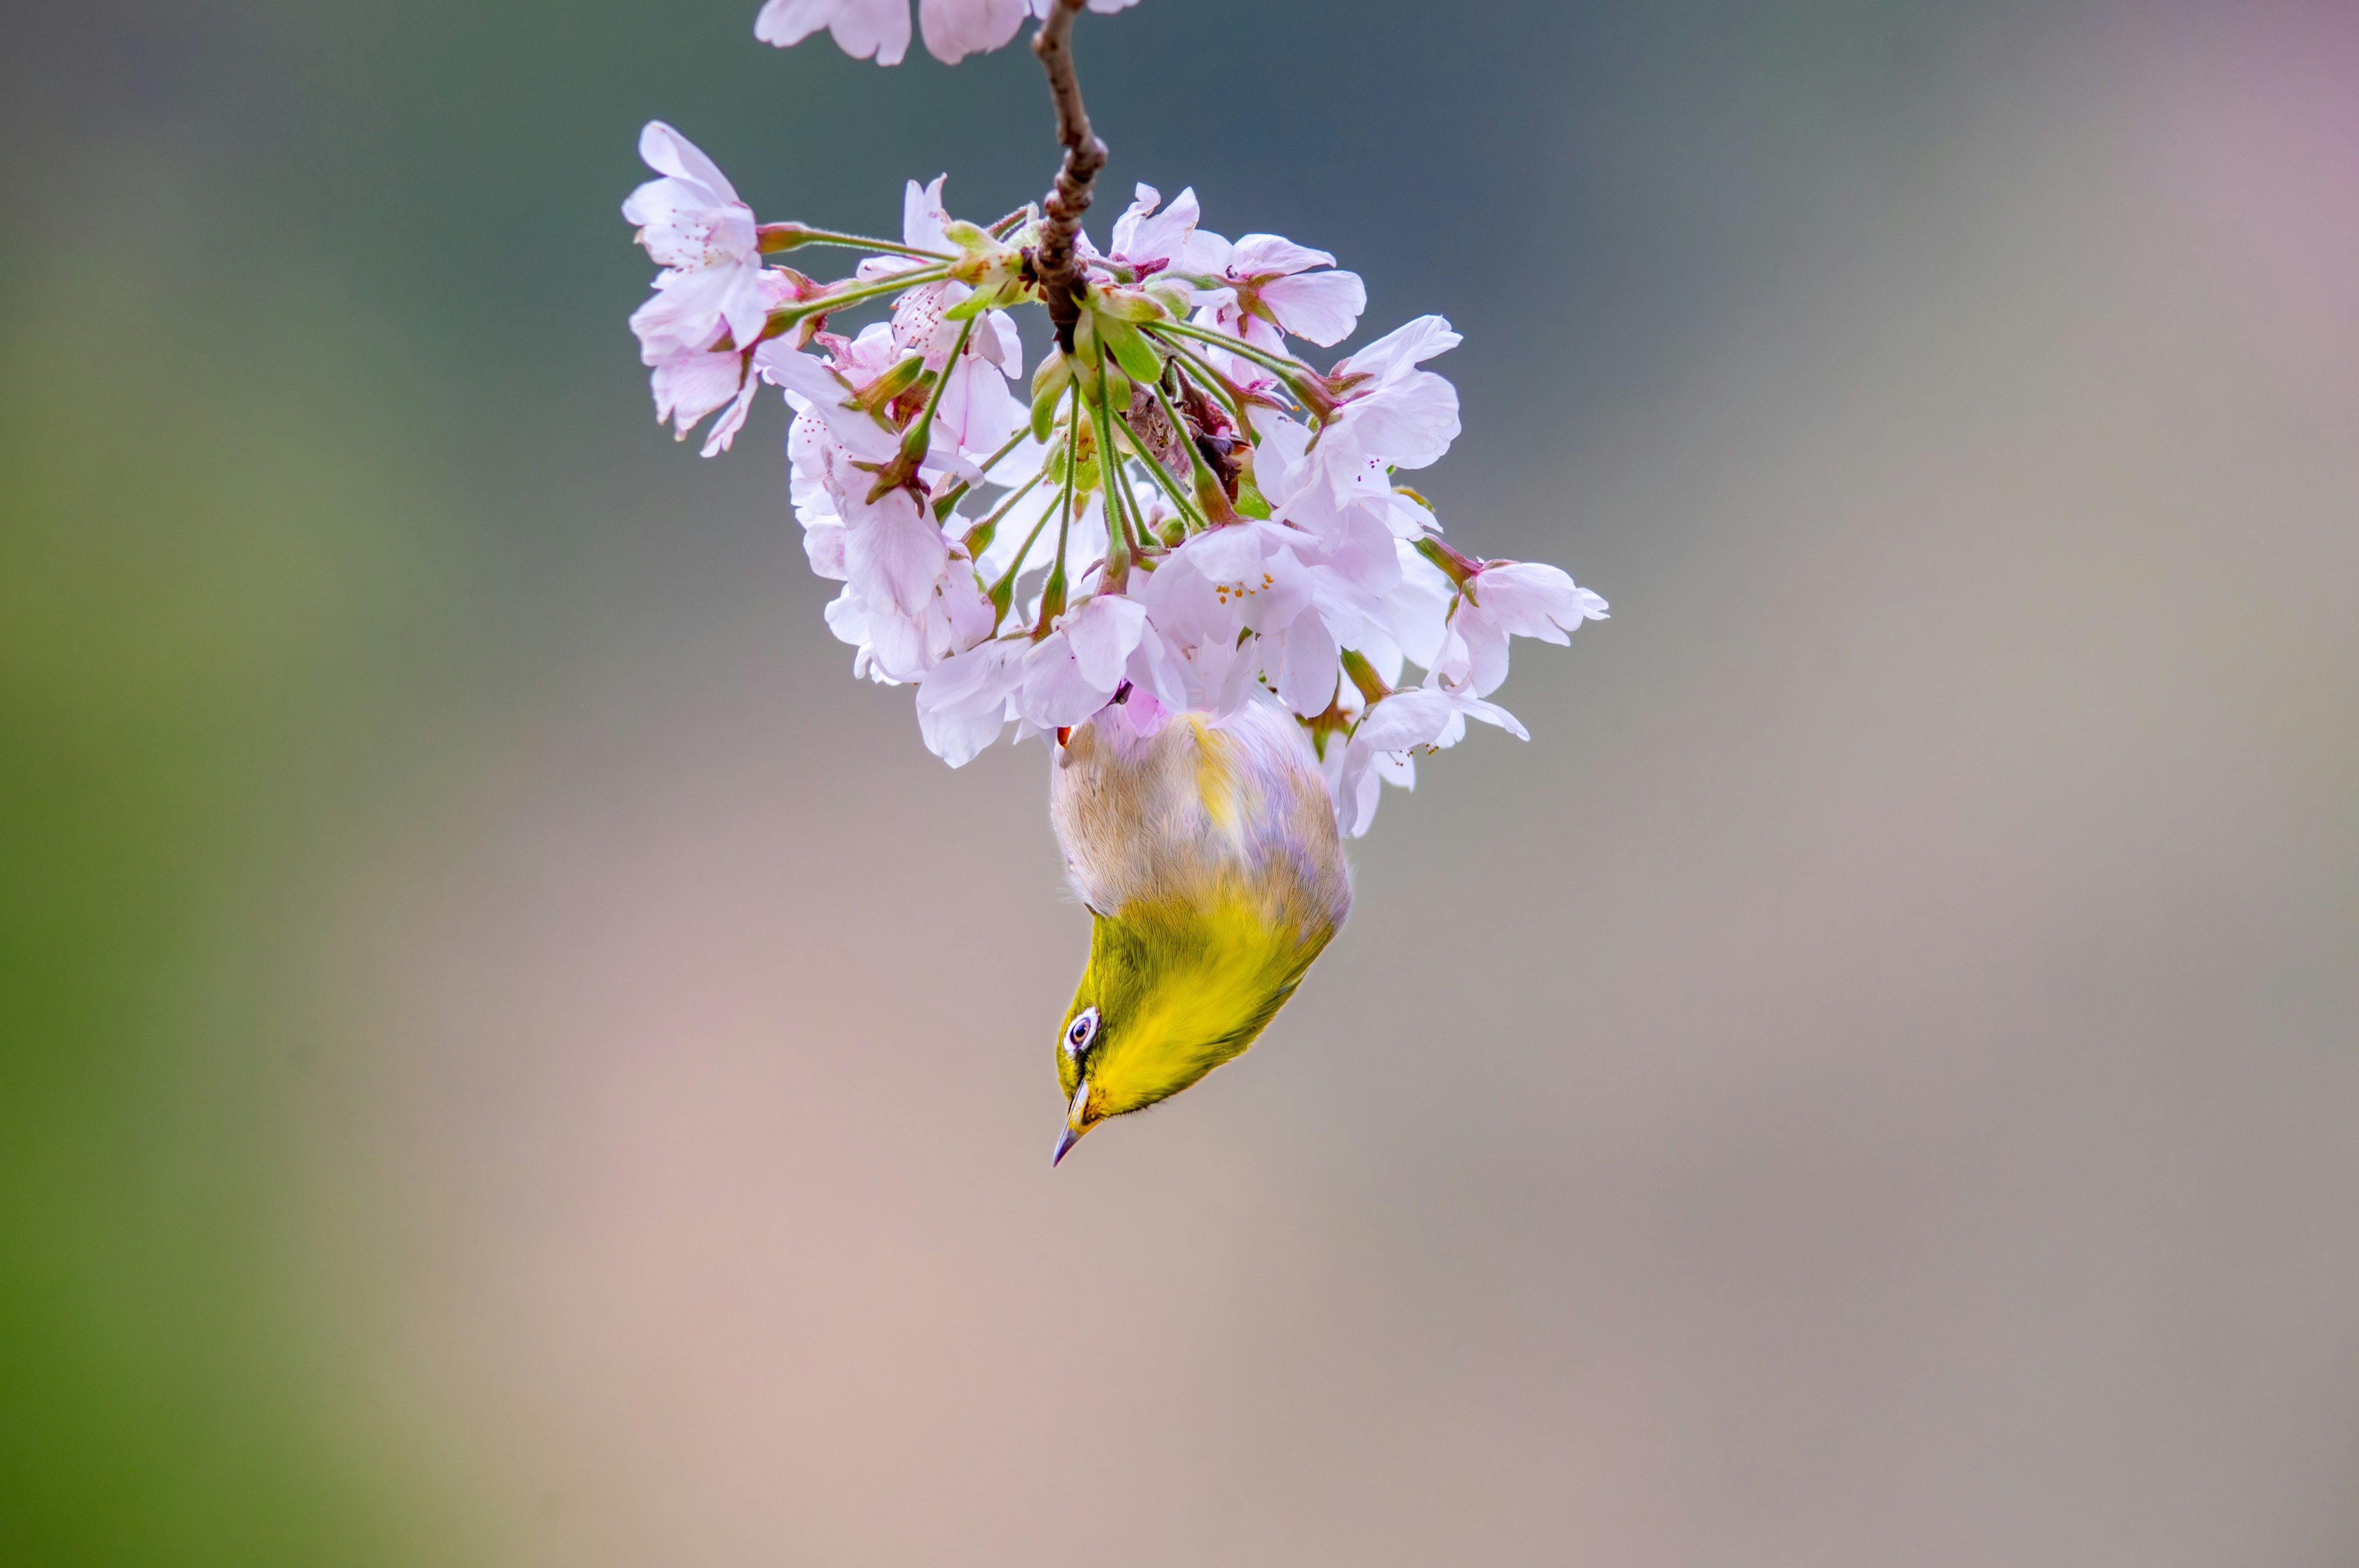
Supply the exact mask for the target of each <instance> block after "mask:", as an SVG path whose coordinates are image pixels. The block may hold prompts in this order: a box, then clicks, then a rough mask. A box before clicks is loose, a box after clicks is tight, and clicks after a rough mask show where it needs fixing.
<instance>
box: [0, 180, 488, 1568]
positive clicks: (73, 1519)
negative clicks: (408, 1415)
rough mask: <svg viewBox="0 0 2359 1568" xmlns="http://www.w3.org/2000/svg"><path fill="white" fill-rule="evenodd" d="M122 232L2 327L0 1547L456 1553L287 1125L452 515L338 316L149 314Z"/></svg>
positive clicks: (181, 279)
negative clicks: (331, 865) (386, 1402)
mask: <svg viewBox="0 0 2359 1568" xmlns="http://www.w3.org/2000/svg"><path fill="white" fill-rule="evenodd" d="M91 216H92V218H93V219H95V218H96V215H91ZM97 221H101V222H103V220H97ZM83 233H84V236H85V237H86V238H87V237H91V231H89V230H84V231H83ZM179 233H180V235H181V237H182V238H184V239H185V240H188V241H189V242H190V248H191V249H192V250H194V251H195V252H196V253H197V254H200V255H202V254H206V253H207V252H208V251H211V252H212V253H213V254H225V245H226V243H227V241H228V240H229V236H226V235H223V234H218V233H207V232H204V229H203V227H202V225H201V223H199V224H193V225H190V226H186V227H183V228H181V229H180V231H179ZM107 237H110V238H113V239H114V240H116V241H117V242H119V243H120V245H121V248H120V249H118V250H116V251H115V253H114V258H113V259H112V260H110V261H107V262H103V263H101V264H100V265H95V266H92V265H76V266H71V267H67V266H54V267H51V268H49V269H47V270H45V271H41V272H37V273H35V274H34V275H33V276H27V277H18V278H15V279H12V280H11V297H12V304H13V305H14V307H15V308H14V309H13V310H12V312H11V317H10V320H9V322H8V324H7V328H6V330H5V337H0V473H5V485H0V514H5V526H0V748H5V765H0V824H5V827H0V845H5V868H6V869H5V875H0V1040H5V1042H6V1043H7V1044H6V1045H5V1049H0V1557H5V1559H6V1560H7V1561H10V1562H15V1563H323V1562H339V1563H373V1562H386V1563H391V1562H416V1561H424V1560H445V1561H448V1560H454V1559H452V1558H451V1556H450V1555H449V1554H448V1552H447V1550H446V1548H447V1541H446V1537H447V1536H448V1533H449V1528H450V1527H449V1524H448V1520H449V1519H450V1518H451V1515H450V1512H449V1508H448V1505H447V1503H446V1502H445V1501H444V1499H443V1497H442V1494H441V1493H440V1487H439V1486H437V1485H435V1484H432V1483H429V1482H428V1481H426V1480H425V1479H424V1478H423V1476H422V1473H421V1472H419V1471H417V1470H415V1469H414V1468H413V1467H412V1465H411V1463H410V1460H409V1458H408V1454H406V1453H405V1452H404V1451H403V1444H401V1442H400V1441H399V1440H398V1439H397V1437H396V1436H395V1435H394V1434H393V1433H392V1432H391V1431H390V1430H389V1428H387V1427H386V1424H385V1421H384V1412H383V1411H379V1410H375V1409H372V1408H370V1405H369V1401H368V1400H366V1399H365V1397H364V1395H363V1394H362V1392H361V1390H362V1389H363V1388H364V1386H365V1384H366V1382H367V1380H368V1379H367V1378H366V1376H365V1375H357V1376H356V1375H355V1372H354V1369H353V1366H352V1364H351V1363H352V1359H353V1353H354V1347H353V1346H352V1345H351V1344H350V1343H348V1342H346V1340H345V1339H344V1338H342V1336H340V1332H339V1329H338V1327H337V1326H336V1325H338V1324H339V1322H340V1321H342V1320H341V1319H340V1317H339V1315H338V1314H337V1313H336V1312H335V1311H332V1310H331V1304H332V1303H331V1300H330V1294H329V1291H328V1282H327V1281H324V1280H322V1279H321V1278H318V1277H316V1273H315V1272H314V1270H315V1266H316V1263H317V1261H318V1255H317V1253H316V1250H313V1249H307V1247H306V1244H305V1243H306V1236H305V1229H306V1224H305V1222H306V1221H307V1220H309V1219H310V1218H313V1216H310V1215H309V1214H307V1212H306V1211H307V1206H309V1205H310V1203H311V1201H312V1194H311V1191H310V1184H308V1183H307V1182H306V1181H305V1179H304V1178H303V1175H302V1169H303V1166H302V1162H301V1154H302V1151H301V1150H300V1149H299V1147H298V1142H297V1126H298V1124H297V1122H296V1120H295V1119H294V1118H292V1117H291V1116H290V1114H289V1111H290V1100H291V1098H293V1097H294V1096H295V1095H297V1094H298V1093H299V1087H300V1082H301V1079H302V1076H303V1074H304V1072H305V1070H306V1067H307V1065H308V1064H311V1063H314V1062H316V1060H317V1058H318V1055H319V1053H320V1051H321V1042H320V1041H319V1040H318V1039H316V1038H315V1037H314V1034H313V1033H311V1031H310V1029H309V1028H308V1027H307V1023H308V1021H307V1020H306V1018H305V1016H304V998H303V991H304V989H305V987H306V985H307V983H308V982H307V980H306V978H305V970H304V967H303V966H304V961H305V959H306V958H307V957H312V956H313V955H311V954H310V953H309V952H308V950H307V947H306V945H305V943H304V941H303V940H302V937H301V930H300V925H301V919H300V909H301V905H302V901H303V898H304V896H305V895H304V893H303V892H301V891H300V890H301V889H302V888H303V886H304V881H305V878H306V875H307V871H308V868H309V867H310V865H311V864H312V863H313V862H314V860H316V858H317V857H319V856H321V855H322V854H323V853H327V852H329V850H330V847H331V846H332V842H333V837H334V836H333V832H332V823H331V822H329V821H327V820H324V819H323V814H322V812H321V801H322V800H323V799H334V798H336V797H337V795H338V794H339V790H338V787H337V786H338V785H339V784H345V785H349V784H351V783H352V782H353V781H352V780H351V779H350V778H349V777H342V778H341V779H340V778H339V775H340V774H344V773H348V772H349V770H350V769H351V767H352V765H353V761H354V760H355V758H356V757H358V756H359V755H360V754H362V752H364V749H365V747H364V737H365V730H366V729H367V726H368V723H369V721H370V719H371V717H372V716H373V715H376V716H381V715H382V713H383V711H384V709H385V707H386V703H387V702H388V700H389V699H390V697H391V696H392V694H391V692H390V691H389V689H388V683H387V671H386V660H387V654H388V651H389V650H390V649H391V648H393V647H395V646H396V645H397V643H398V642H399V641H400V636H401V635H402V633H397V632H396V630H395V629H396V627H397V623H398V622H400V621H401V620H402V619H403V618H404V617H407V616H409V615H413V614H415V613H416V612H417V611H419V603H420V601H419V590H420V584H421V581H422V578H421V574H420V569H419V556H420V555H421V554H422V553H423V552H425V551H428V550H430V549H431V548H432V546H431V544H430V543H429V540H430V538H431V534H432V524H431V522H430V519H431V516H432V509H431V506H430V504H429V503H428V502H426V500H425V499H424V498H423V496H422V495H421V493H420V487H419V485H418V483H417V482H416V480H415V476H414V473H413V472H410V471H405V470H404V469H403V468H402V467H401V466H400V465H398V464H397V463H394V462H391V461H389V460H388V459H389V457H390V455H391V450H390V444H389V443H388V441H387V440H386V432H385V431H384V430H382V429H374V430H373V429H370V428H367V427H365V420H364V409H365V408H366V407H367V406H368V405H369V402H370V399H368V398H366V397H364V396H361V395H359V394H360V392H361V387H360V385H359V382H358V377H357V376H356V374H355V370H356V366H357V364H358V363H359V362H360V361H361V360H362V359H363V357H364V351H365V349H366V347H367V345H366V344H365V342H364V337H363V334H362V332H361V331H360V330H357V329H356V324H355V323H354V321H353V318H352V317H351V316H350V315H349V314H348V313H343V312H340V311H338V310H336V309H335V308H332V307H331V306H329V305H328V304H327V302H325V301H323V300H320V299H317V298H315V297H314V298H307V297H306V282H307V280H305V279H303V278H302V277H301V276H299V275H294V276H290V275H289V274H288V273H287V272H284V271H277V270H275V269H269V268H263V269H241V272H242V276H240V277H238V278H237V279H236V280H235V281H234V282H230V281H228V280H223V279H220V278H215V277H208V276H205V274H204V272H203V270H202V269H201V268H200V269H194V270H190V269H180V270H175V271H169V272H164V273H163V274H162V279H161V281H162V287H158V283H159V269H158V268H157V267H155V266H154V265H153V264H152V263H150V262H148V261H146V260H142V259H135V257H134V253H133V251H132V248H131V246H130V244H129V243H128V242H129V241H130V239H131V236H130V235H129V234H117V235H114V236H107ZM312 287H316V283H313V284H312ZM290 304H291V305H292V307H293V308H289V307H290ZM421 520H427V521H428V524H429V525H428V527H427V528H426V529H425V530H424V531H422V532H421V530H420V529H419V526H418V525H419V523H420V521H421Z"/></svg>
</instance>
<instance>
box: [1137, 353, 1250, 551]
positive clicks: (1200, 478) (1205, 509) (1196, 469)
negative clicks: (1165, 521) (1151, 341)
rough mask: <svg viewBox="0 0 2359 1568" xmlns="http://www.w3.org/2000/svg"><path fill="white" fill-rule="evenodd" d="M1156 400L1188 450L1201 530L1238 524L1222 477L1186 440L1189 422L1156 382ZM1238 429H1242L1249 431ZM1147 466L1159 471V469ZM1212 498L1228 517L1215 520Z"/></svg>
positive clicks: (1194, 446)
mask: <svg viewBox="0 0 2359 1568" xmlns="http://www.w3.org/2000/svg"><path fill="white" fill-rule="evenodd" d="M1155 397H1156V401H1157V402H1158V403H1160V404H1162V405H1163V416H1164V417H1165V418H1166V419H1169V420H1170V421H1171V428H1172V430H1173V431H1174V432H1176V433H1177V434H1178V435H1179V437H1180V445H1181V446H1183V447H1185V448H1187V449H1188V470H1189V472H1190V474H1192V475H1193V476H1194V477H1195V481H1196V493H1197V494H1198V495H1200V496H1201V497H1203V505H1202V506H1201V508H1191V511H1193V512H1194V514H1195V515H1197V516H1199V517H1201V518H1202V519H1203V521H1204V526H1206V527H1208V528H1209V527H1211V526H1212V524H1213V523H1215V522H1221V523H1234V522H1237V521H1238V520H1239V519H1238V517H1237V514H1236V510H1235V508H1234V506H1233V505H1231V503H1230V502H1229V492H1228V489H1227V487H1226V486H1224V485H1223V484H1222V483H1221V476H1220V475H1218V474H1216V473H1214V472H1213V471H1212V464H1210V463H1208V462H1206V461H1205V460H1204V454H1203V453H1201V452H1200V451H1198V450H1197V449H1196V443H1195V442H1193V441H1191V440H1190V439H1189V438H1188V422H1187V421H1186V420H1185V419H1182V418H1181V417H1180V410H1179V409H1178V408H1176V407H1174V406H1172V403H1171V395H1170V394H1169V393H1168V392H1166V391H1164V390H1163V384H1162V383H1161V382H1159V381H1158V382H1157V383H1156V384H1155ZM1240 428H1241V429H1242V428H1247V427H1243V426H1241V427H1240ZM1150 466H1153V467H1156V468H1158V470H1159V468H1160V466H1161V465H1159V464H1156V465H1150ZM1214 496H1219V497H1220V506H1219V508H1218V509H1219V510H1221V511H1225V512H1227V513H1228V515H1227V516H1225V517H1218V518H1216V517H1215V516H1214V515H1213V512H1214V510H1215V509H1214V508H1213V506H1212V497H1214Z"/></svg>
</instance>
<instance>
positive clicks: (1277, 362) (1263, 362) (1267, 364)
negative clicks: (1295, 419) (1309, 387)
mask: <svg viewBox="0 0 2359 1568" xmlns="http://www.w3.org/2000/svg"><path fill="white" fill-rule="evenodd" d="M1141 330H1145V331H1149V332H1177V333H1179V334H1180V336H1181V337H1183V338H1194V339H1196V340H1198V341H1201V342H1207V343H1211V344H1212V345H1214V346H1215V347H1218V348H1223V349H1226V350H1228V351H1229V352H1231V353H1233V354H1234V355H1236V356H1237V357H1238V358H1239V359H1246V360H1251V361H1253V362H1254V363H1256V364H1257V365H1259V366H1261V367H1262V369H1264V370H1266V371H1267V372H1269V373H1271V374H1272V375H1275V376H1277V378H1278V379H1279V380H1280V381H1282V382H1284V383H1286V385H1287V389H1288V391H1293V390H1294V378H1295V376H1296V375H1297V374H1298V373H1299V374H1302V375H1309V376H1316V375H1317V374H1318V372H1317V371H1315V370H1312V369H1311V368H1310V366H1309V365H1307V364H1304V363H1303V362H1301V361H1300V360H1298V359H1291V358H1281V357H1280V356H1278V355H1277V354H1273V353H1270V352H1269V351H1266V350H1264V349H1257V348H1255V347H1254V346H1253V345H1252V344H1251V343H1248V342H1246V341H1245V340H1244V339H1243V338H1232V337H1230V336H1229V335H1228V334H1227V333H1225V332H1213V331H1208V330H1205V329H1204V328H1201V327H1199V326H1197V325H1195V324H1194V323H1193V322H1190V321H1158V322H1156V323H1154V324H1153V325H1152V326H1149V327H1146V328H1143V329H1141Z"/></svg>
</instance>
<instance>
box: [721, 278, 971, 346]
mask: <svg viewBox="0 0 2359 1568" xmlns="http://www.w3.org/2000/svg"><path fill="white" fill-rule="evenodd" d="M950 275H951V269H950V268H949V267H947V266H921V267H919V268H918V270H917V271H915V272H905V273H899V274H897V275H896V276H893V277H890V278H887V279H886V280H885V281H884V282H882V283H871V284H865V285H863V286H862V287H858V288H847V289H845V290H844V291H843V293H841V294H822V295H821V296H819V297H817V298H814V299H798V300H796V301H795V302H794V303H793V304H791V305H781V306H780V307H778V308H777V309H776V310H773V311H771V312H770V315H769V320H768V323H767V324H766V326H764V328H763V329H762V336H764V337H765V338H775V337H777V336H778V335H779V334H780V333H782V332H784V331H785V330H787V329H788V328H789V327H792V326H794V325H795V324H796V323H797V322H799V321H802V320H804V319H807V318H809V317H812V316H825V315H829V314H832V312H834V311H838V310H842V309H843V308H845V307H847V306H852V305H858V304H860V303H861V302H863V301H864V300H869V299H874V298H875V297H877V296H878V295H880V294H898V293H900V292H901V290H903V289H905V288H922V287H925V286H926V285H927V284H929V283H940V282H941V281H942V279H944V278H946V277H948V276H950Z"/></svg>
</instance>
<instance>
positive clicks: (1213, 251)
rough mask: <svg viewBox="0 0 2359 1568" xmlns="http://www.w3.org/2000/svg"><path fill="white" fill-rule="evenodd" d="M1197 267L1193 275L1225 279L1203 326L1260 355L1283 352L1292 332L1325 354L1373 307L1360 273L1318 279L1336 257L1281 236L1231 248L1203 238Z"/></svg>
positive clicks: (1201, 314)
mask: <svg viewBox="0 0 2359 1568" xmlns="http://www.w3.org/2000/svg"><path fill="white" fill-rule="evenodd" d="M1333 265H1335V258H1334V257H1333V256H1332V255H1329V254H1327V253H1326V252H1325V251H1314V250H1312V249H1311V248H1310V247H1309V246H1308V245H1298V244H1296V243H1294V242H1293V241H1292V240H1288V239H1285V238H1283V237H1281V236H1279V235H1277V234H1247V235H1246V236H1245V238H1244V239H1242V240H1238V241H1236V242H1235V243H1230V242H1229V241H1227V240H1224V239H1223V238H1222V237H1221V236H1220V235H1218V234H1212V233H1199V234H1197V235H1196V236H1195V244H1194V247H1193V249H1192V252H1191V254H1190V271H1194V272H1199V273H1204V274H1208V275H1210V276H1212V277H1214V278H1216V279H1218V280H1220V282H1219V286H1218V287H1215V288H1213V289H1212V290H1210V291H1208V292H1207V293H1205V294H1204V295H1203V296H1202V297H1200V298H1199V300H1198V301H1197V303H1199V304H1200V305H1201V306H1202V307H1203V308H1202V309H1201V310H1199V311H1198V312H1197V313H1196V319H1197V321H1198V322H1199V323H1201V325H1204V326H1207V327H1212V328H1216V329H1218V330H1221V331H1223V332H1226V333H1228V334H1230V335H1231V336H1232V337H1237V338H1243V339H1244V340H1245V341H1246V342H1249V343H1252V344H1253V345H1255V346H1256V348H1263V349H1268V350H1271V351H1284V349H1285V347H1286V341H1285V338H1284V337H1283V336H1282V335H1281V334H1284V333H1288V332H1290V333H1292V334H1293V335H1294V336H1296V337H1298V338H1306V339H1308V340H1310V341H1311V342H1314V343H1317V344H1319V345H1320V346H1321V347H1322V348H1323V347H1327V346H1330V345H1332V344H1335V343H1340V342H1342V341H1343V340H1344V339H1346V338H1348V337H1350V336H1351V335H1352V330H1353V328H1355V327H1357V326H1358V325H1359V324H1360V312H1361V311H1363V310H1364V309H1366V308H1368V290H1367V287H1366V286H1365V285H1364V284H1363V283H1362V282H1361V281H1360V275H1359V274H1357V273H1353V272H1324V271H1321V272H1314V271H1312V270H1311V269H1312V268H1314V267H1332V266H1333Z"/></svg>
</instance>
